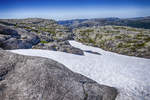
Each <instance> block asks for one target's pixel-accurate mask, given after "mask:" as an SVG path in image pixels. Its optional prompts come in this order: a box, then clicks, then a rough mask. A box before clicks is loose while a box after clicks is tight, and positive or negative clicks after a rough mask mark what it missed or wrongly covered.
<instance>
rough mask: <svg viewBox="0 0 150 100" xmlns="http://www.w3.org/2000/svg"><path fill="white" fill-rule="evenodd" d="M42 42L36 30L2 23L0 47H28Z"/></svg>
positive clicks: (0, 27)
mask: <svg viewBox="0 0 150 100" xmlns="http://www.w3.org/2000/svg"><path fill="white" fill-rule="evenodd" d="M39 42H40V39H39V37H38V36H37V35H36V34H35V33H34V32H30V33H29V32H27V31H26V30H24V29H20V28H18V29H14V28H10V27H7V26H1V25H0V47H1V48H3V49H28V48H32V46H33V45H36V44H38V43H39Z"/></svg>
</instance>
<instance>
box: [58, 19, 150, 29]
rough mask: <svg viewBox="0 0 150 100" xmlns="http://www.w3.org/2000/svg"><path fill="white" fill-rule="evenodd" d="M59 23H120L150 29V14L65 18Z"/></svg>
mask: <svg viewBox="0 0 150 100" xmlns="http://www.w3.org/2000/svg"><path fill="white" fill-rule="evenodd" d="M58 24H61V25H65V26H67V27H70V28H80V27H92V26H105V25H118V26H130V27H136V28H145V29H150V16H148V17H137V18H126V19H120V18H115V17H112V18H93V19H75V20H63V21H58Z"/></svg>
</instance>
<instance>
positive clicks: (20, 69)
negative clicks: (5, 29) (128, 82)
mask: <svg viewBox="0 0 150 100" xmlns="http://www.w3.org/2000/svg"><path fill="white" fill-rule="evenodd" d="M116 95H117V90H116V89H114V88H112V87H108V86H104V85H99V84H98V83H96V82H95V81H93V80H91V79H89V78H87V77H85V76H83V75H80V74H77V73H74V72H72V71H70V70H69V69H68V68H66V67H65V66H63V65H62V64H60V63H58V62H56V61H53V60H51V59H46V58H41V57H30V56H22V55H18V54H13V53H10V52H7V51H3V50H0V100H115V97H116Z"/></svg>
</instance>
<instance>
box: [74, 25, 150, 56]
mask: <svg viewBox="0 0 150 100" xmlns="http://www.w3.org/2000/svg"><path fill="white" fill-rule="evenodd" d="M73 32H74V34H75V35H76V38H75V40H77V41H80V42H82V43H84V44H86V45H91V46H96V47H99V48H102V49H104V50H107V51H112V52H116V53H119V54H123V55H129V56H137V57H144V58H150V30H149V29H140V28H131V27H125V26H97V27H85V28H78V29H74V31H73Z"/></svg>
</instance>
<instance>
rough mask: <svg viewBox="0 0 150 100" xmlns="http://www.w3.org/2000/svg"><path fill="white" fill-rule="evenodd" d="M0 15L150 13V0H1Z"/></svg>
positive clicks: (62, 16)
mask: <svg viewBox="0 0 150 100" xmlns="http://www.w3.org/2000/svg"><path fill="white" fill-rule="evenodd" d="M0 3H1V6H0V18H28V17H40V18H48V19H56V20H64V19H76V18H104V17H120V18H127V17H142V16H150V0H1V1H0Z"/></svg>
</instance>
